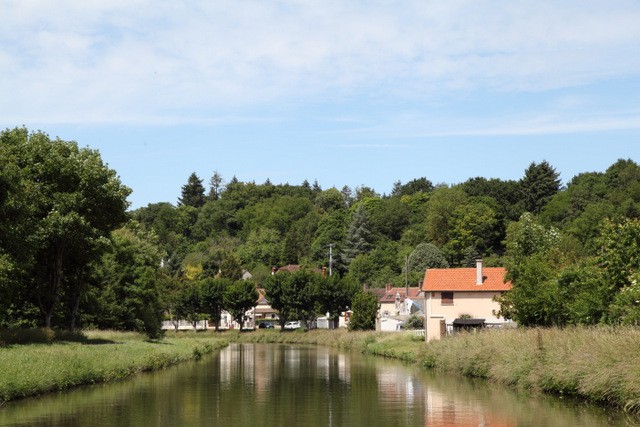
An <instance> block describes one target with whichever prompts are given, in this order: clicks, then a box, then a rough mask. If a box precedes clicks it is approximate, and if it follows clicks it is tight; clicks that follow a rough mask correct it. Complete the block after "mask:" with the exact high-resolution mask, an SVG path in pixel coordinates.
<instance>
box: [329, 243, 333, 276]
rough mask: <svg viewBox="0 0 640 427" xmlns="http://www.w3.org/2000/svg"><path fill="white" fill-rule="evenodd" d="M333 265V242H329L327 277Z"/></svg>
mask: <svg viewBox="0 0 640 427" xmlns="http://www.w3.org/2000/svg"><path fill="white" fill-rule="evenodd" d="M332 266H333V243H330V244H329V277H331V273H332Z"/></svg>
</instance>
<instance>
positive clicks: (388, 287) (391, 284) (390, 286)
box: [385, 283, 393, 292]
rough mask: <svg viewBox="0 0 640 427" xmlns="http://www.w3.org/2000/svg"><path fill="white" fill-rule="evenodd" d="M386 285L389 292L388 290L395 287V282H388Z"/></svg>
mask: <svg viewBox="0 0 640 427" xmlns="http://www.w3.org/2000/svg"><path fill="white" fill-rule="evenodd" d="M385 287H386V288H387V292H388V291H390V290H391V288H392V287H393V283H387V286H385Z"/></svg>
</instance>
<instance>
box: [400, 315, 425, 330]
mask: <svg viewBox="0 0 640 427" xmlns="http://www.w3.org/2000/svg"><path fill="white" fill-rule="evenodd" d="M403 327H404V329H424V316H416V315H415V314H412V315H411V316H409V318H408V319H407V321H406V322H405V323H404V325H403Z"/></svg>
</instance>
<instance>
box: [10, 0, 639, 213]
mask: <svg viewBox="0 0 640 427" xmlns="http://www.w3.org/2000/svg"><path fill="white" fill-rule="evenodd" d="M0 15H1V16H2V25H1V26H0V128H1V129H6V128H14V127H16V126H26V127H27V128H28V129H29V130H31V131H36V130H41V131H43V132H46V133H47V134H49V135H50V136H51V137H59V138H61V139H63V140H73V141H76V142H77V143H78V145H79V146H81V147H90V148H92V149H97V150H98V151H99V152H100V153H101V156H102V158H103V160H104V162H106V163H107V164H108V165H109V167H111V168H112V169H114V170H116V171H117V173H118V175H119V177H120V179H121V181H122V182H123V183H124V184H125V185H127V186H128V187H130V188H131V189H132V194H131V196H130V197H129V201H130V203H131V208H132V209H135V208H138V207H142V206H146V205H147V204H149V203H157V202H170V203H174V204H175V203H176V202H177V199H178V197H179V196H180V190H181V187H182V186H183V185H184V184H185V183H186V182H187V178H188V177H189V175H190V174H191V173H192V172H195V173H196V174H197V175H198V176H199V177H200V178H201V179H202V180H203V181H204V184H205V186H206V185H207V184H208V181H209V179H210V177H211V176H212V175H213V173H214V171H217V172H218V173H220V174H221V175H222V177H223V178H224V179H225V180H226V181H228V180H230V179H231V178H232V177H233V176H236V177H237V178H238V179H239V180H241V181H255V182H256V183H263V182H265V181H266V180H267V179H269V180H270V181H271V182H273V183H289V184H301V183H302V182H303V181H304V180H308V181H309V182H313V181H314V180H317V182H318V183H319V184H320V185H321V186H322V188H324V189H326V188H330V187H332V186H335V187H337V188H339V189H340V188H342V187H343V186H344V185H348V186H350V187H352V188H356V187H358V186H368V187H371V188H373V189H375V190H376V191H378V192H379V193H387V194H388V193H389V192H390V191H391V188H392V186H393V183H394V182H396V181H401V182H402V183H406V182H408V181H410V180H412V179H415V178H420V177H426V178H428V179H429V180H430V181H432V182H433V183H448V184H456V183H460V182H464V181H466V180H467V179H469V178H472V177H476V176H482V177H485V178H500V179H515V180H517V179H520V178H521V177H522V176H523V174H524V170H525V169H526V168H527V166H529V164H531V163H532V162H537V163H539V162H541V161H543V160H546V161H548V162H549V163H550V164H551V165H552V166H553V167H555V169H556V170H557V172H559V173H560V177H561V179H562V180H563V183H565V184H566V183H567V182H569V181H570V180H571V178H572V177H573V176H575V175H577V174H579V173H582V172H593V171H597V172H603V171H605V170H606V169H607V167H609V166H610V165H611V164H613V163H614V162H615V161H616V160H617V159H620V158H624V159H632V160H634V161H636V162H640V24H639V23H640V2H638V1H636V0H629V1H624V0H620V1H617V0H612V1H601V0H597V1H591V0H581V1H577V0H576V1H543V0H536V1H529V0H520V1H517V2H514V1H512V0H502V1H501V0H491V1H483V0H473V1H463V0H461V1H456V0H452V1H430V0H415V1H414V0H405V1H390V0H368V1H358V0H344V1H340V0H317V1H315V0H290V1H287V0H279V1H270V0H237V1H217V0H190V1H189V0H185V1H180V2H177V1H170V0H153V1H151V0H148V1H147V0H110V1H98V0H95V1H84V0H83V1H80V0H57V1H55V2H52V1H49V0H0Z"/></svg>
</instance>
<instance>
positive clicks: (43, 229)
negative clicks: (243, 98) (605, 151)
mask: <svg viewBox="0 0 640 427" xmlns="http://www.w3.org/2000/svg"><path fill="white" fill-rule="evenodd" d="M390 178H391V177H390ZM429 178H430V179H435V180H437V177H429ZM430 179H428V178H426V177H417V178H415V179H413V180H411V181H409V182H406V183H402V182H400V181H396V182H395V183H394V184H393V189H392V191H391V193H390V194H379V193H377V192H376V191H375V190H374V189H372V188H369V187H366V186H360V187H357V188H353V189H352V188H349V187H348V186H344V187H342V188H339V189H338V188H326V189H323V188H321V186H320V185H319V184H318V183H317V182H313V183H310V182H308V181H304V182H302V183H300V184H288V183H284V184H273V183H271V182H270V181H269V180H268V179H267V180H266V181H265V182H264V183H261V184H258V183H255V182H243V181H241V180H239V179H238V178H237V177H235V176H234V177H231V178H229V179H228V180H227V179H226V178H225V177H222V176H221V175H220V174H219V173H217V172H215V165H212V176H211V177H210V179H209V180H208V181H207V182H206V184H205V181H204V180H203V179H202V178H201V177H199V176H197V175H196V174H195V173H193V174H191V175H190V176H189V177H187V179H186V183H185V184H184V185H183V186H182V191H181V195H180V197H179V199H178V200H177V201H176V202H175V203H171V202H166V201H165V202H158V203H152V204H149V205H148V206H146V207H142V208H139V209H136V210H133V211H131V210H128V204H127V201H126V198H127V196H128V195H129V193H130V189H128V188H127V187H126V186H125V185H123V184H122V183H121V182H120V180H119V178H118V176H117V173H116V171H114V170H111V169H109V168H108V166H106V165H105V164H104V163H103V162H102V160H101V159H100V155H99V153H98V152H96V151H94V150H90V149H87V148H78V146H77V144H76V143H75V142H68V141H62V140H59V139H56V140H52V139H50V138H49V137H48V136H47V135H46V134H44V133H42V132H31V133H30V132H29V131H28V130H27V129H25V128H16V129H12V130H5V131H3V132H2V133H1V134H0V325H1V326H4V327H8V326H36V325H41V326H54V327H63V328H71V329H73V328H78V327H88V326H94V327H100V328H113V329H124V330H140V331H146V332H147V333H149V334H151V335H154V334H158V333H159V324H160V321H161V320H162V319H163V318H165V317H167V316H169V317H171V316H176V315H180V316H181V317H183V318H188V319H192V320H194V321H195V320H197V319H200V318H203V317H209V318H211V319H214V320H215V319H216V318H218V317H219V312H220V310H221V309H223V308H229V307H231V306H233V307H236V308H234V309H236V310H238V311H237V312H238V313H241V312H242V310H243V309H244V308H245V306H243V305H242V304H240V305H239V306H237V303H238V301H237V300H242V299H243V298H244V299H247V297H246V295H250V297H248V299H249V300H251V299H252V298H255V299H257V294H256V293H254V292H255V288H256V287H265V288H267V294H268V296H269V295H270V296H271V297H272V298H273V299H274V301H275V299H276V298H278V292H281V294H282V293H284V294H285V295H293V296H291V297H289V296H287V297H283V298H284V300H283V301H281V303H282V304H284V305H283V312H284V311H286V310H289V312H290V315H289V316H288V317H292V318H294V317H296V316H298V317H299V318H303V317H305V318H306V317H308V318H311V317H313V315H314V314H315V313H325V312H326V311H330V313H331V315H332V316H334V315H336V313H337V312H339V311H340V310H343V309H345V308H346V307H347V306H350V301H351V300H352V299H353V297H354V295H355V293H356V292H358V290H360V289H362V288H363V287H364V286H365V285H367V286H369V287H382V286H384V285H385V284H387V283H394V284H395V285H398V286H403V285H404V284H405V281H408V283H409V284H410V285H411V286H417V285H418V283H419V282H420V280H421V279H422V277H423V276H424V271H425V269H426V268H429V267H465V266H473V265H474V262H475V259H477V258H482V259H483V260H484V263H485V265H489V266H505V267H506V268H507V270H508V278H509V279H510V280H511V281H512V283H513V285H514V286H513V290H512V291H510V292H508V293H505V294H504V295H503V297H502V299H501V301H500V303H501V307H502V309H501V311H502V314H503V315H504V316H506V317H508V318H511V319H514V320H516V321H517V322H519V323H520V324H522V325H543V326H549V325H560V326H562V325H567V324H599V323H607V324H637V322H638V321H640V303H639V302H638V301H640V284H638V278H640V265H639V264H640V222H639V221H640V219H639V217H640V166H639V165H638V164H637V163H635V162H634V161H633V160H631V159H627V160H624V159H621V160H618V161H617V162H615V163H614V164H613V165H611V166H610V167H609V168H607V170H605V171H590V172H584V173H581V174H579V175H576V176H574V177H572V178H570V179H566V177H565V182H566V184H565V185H562V181H561V179H560V174H559V172H558V171H556V169H555V168H554V167H553V166H552V165H550V164H549V163H548V162H547V161H545V160H542V161H539V162H538V161H536V162H532V163H531V164H530V165H529V166H528V167H527V168H526V169H525V170H524V171H523V175H522V178H521V179H520V180H517V181H515V180H507V181H505V180H500V179H496V178H484V177H475V178H471V179H469V180H467V181H465V182H462V183H456V184H446V183H436V184H434V182H433V181H431V180H430ZM435 182H437V181H435ZM330 252H331V261H330ZM288 264H296V265H301V266H303V269H302V270H301V272H300V273H297V275H296V274H290V276H292V277H291V278H287V279H286V280H284V279H278V280H276V279H274V278H273V276H272V275H271V272H272V269H273V268H274V267H280V266H284V265H288ZM305 267H306V269H305ZM323 267H326V268H327V270H331V272H332V276H331V278H329V277H326V278H322V275H321V274H318V273H314V274H311V273H310V272H313V271H321V270H322V268H323ZM245 272H249V273H250V274H251V275H252V279H250V280H249V282H248V283H250V285H251V286H246V285H245V286H243V285H241V284H240V283H239V282H238V281H239V280H240V279H241V278H242V276H243V273H245ZM279 274H280V273H279ZM293 276H295V277H293ZM287 277H288V276H287ZM329 282H330V283H329ZM231 289H233V291H231ZM300 294H305V295H311V297H310V299H309V300H308V301H302V300H301V299H300V298H301V297H300ZM232 295H235V297H234V296H232ZM243 295H244V297H243ZM294 297H295V298H297V300H296V301H290V300H287V298H290V299H295V298H294ZM234 298H235V299H234ZM338 302H339V303H338ZM330 303H333V306H330ZM247 304H249V305H250V306H251V304H255V303H254V302H251V301H249V302H248V303H247ZM238 307H239V308H238ZM302 316H303V317H302Z"/></svg>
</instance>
